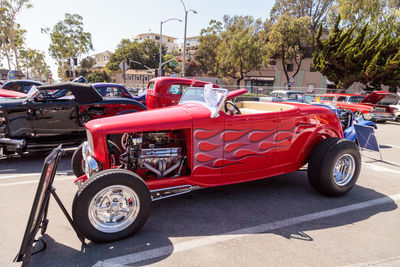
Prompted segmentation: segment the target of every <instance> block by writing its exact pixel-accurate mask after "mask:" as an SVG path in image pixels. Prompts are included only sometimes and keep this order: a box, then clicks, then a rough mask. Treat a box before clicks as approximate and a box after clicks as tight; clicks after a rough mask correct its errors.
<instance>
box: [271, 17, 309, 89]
mask: <svg viewBox="0 0 400 267" xmlns="http://www.w3.org/2000/svg"><path fill="white" fill-rule="evenodd" d="M309 25H310V18H309V17H301V18H295V17H292V16H290V15H287V14H283V15H282V16H281V17H280V18H279V19H278V21H277V22H276V23H275V24H273V25H272V26H271V31H270V32H269V35H268V38H269V43H268V44H267V47H268V50H269V52H270V53H271V55H272V57H277V58H280V59H281V60H282V67H283V71H284V73H285V76H286V80H287V82H289V78H290V77H289V73H288V68H287V66H288V63H290V64H292V63H295V65H296V68H294V73H293V74H291V77H295V76H296V75H297V73H298V72H299V70H300V67H301V63H302V61H303V59H304V58H305V57H306V56H307V54H306V49H307V48H309V47H311V46H312V42H313V38H312V35H311V32H310V27H309Z"/></svg>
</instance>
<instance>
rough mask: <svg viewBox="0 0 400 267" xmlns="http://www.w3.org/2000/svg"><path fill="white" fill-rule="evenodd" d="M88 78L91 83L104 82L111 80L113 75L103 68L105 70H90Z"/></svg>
mask: <svg viewBox="0 0 400 267" xmlns="http://www.w3.org/2000/svg"><path fill="white" fill-rule="evenodd" d="M86 80H87V81H88V82H90V83H102V82H110V81H111V76H110V74H109V73H108V72H107V71H105V70H103V71H93V72H90V73H89V74H88V75H87V76H86Z"/></svg>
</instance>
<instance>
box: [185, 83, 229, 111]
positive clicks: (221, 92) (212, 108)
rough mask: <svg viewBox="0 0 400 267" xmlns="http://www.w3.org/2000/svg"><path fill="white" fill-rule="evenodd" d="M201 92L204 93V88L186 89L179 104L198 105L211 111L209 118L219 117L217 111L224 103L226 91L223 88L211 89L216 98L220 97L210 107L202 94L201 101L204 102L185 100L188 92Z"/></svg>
mask: <svg viewBox="0 0 400 267" xmlns="http://www.w3.org/2000/svg"><path fill="white" fill-rule="evenodd" d="M200 90H202V91H203V92H204V87H188V88H186V90H185V92H184V93H183V94H182V97H181V99H180V101H179V104H185V103H198V104H201V105H203V106H205V107H206V108H208V109H209V110H210V111H211V118H216V117H218V116H219V111H220V110H221V108H222V105H223V104H224V103H225V100H226V98H227V96H228V90H227V89H224V88H211V90H212V91H213V92H214V93H216V96H218V95H219V96H220V98H219V99H218V100H217V103H216V104H215V105H212V103H209V102H207V100H206V97H205V96H204V93H203V99H204V101H201V100H193V99H185V96H187V95H188V92H192V91H200Z"/></svg>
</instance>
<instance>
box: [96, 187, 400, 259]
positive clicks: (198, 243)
mask: <svg viewBox="0 0 400 267" xmlns="http://www.w3.org/2000/svg"><path fill="white" fill-rule="evenodd" d="M399 200H400V194H396V195H392V196H388V197H383V198H378V199H374V200H369V201H365V202H361V203H357V204H353V205H348V206H344V207H340V208H336V209H330V210H325V211H320V212H316V213H311V214H307V215H303V216H299V217H294V218H289V219H285V220H281V221H276V222H271V223H267V224H262V225H257V226H254V227H249V228H243V229H239V230H236V231H232V232H227V233H225V234H221V235H215V236H208V237H204V238H198V239H194V240H190V241H184V242H181V243H178V244H173V245H170V246H164V247H160V248H155V249H151V250H147V251H141V252H137V253H133V254H129V255H125V256H120V257H115V258H111V259H107V260H104V261H98V262H97V263H96V264H95V265H94V266H95V267H106V266H107V267H111V266H113V267H116V266H123V265H124V264H134V263H139V262H142V261H146V260H151V259H155V258H158V257H165V256H169V255H172V254H174V253H177V252H181V251H185V250H190V249H194V248H199V247H203V246H207V245H212V244H216V243H219V242H224V241H228V240H231V239H236V238H242V237H246V236H249V235H253V234H257V233H265V232H270V231H274V230H277V229H280V228H284V227H288V226H292V225H296V224H300V223H304V222H309V221H314V220H318V219H322V218H326V217H331V216H335V215H339V214H342V213H346V212H350V211H355V210H361V209H365V208H370V207H373V206H377V205H382V204H388V203H391V202H393V201H395V202H396V201H399Z"/></svg>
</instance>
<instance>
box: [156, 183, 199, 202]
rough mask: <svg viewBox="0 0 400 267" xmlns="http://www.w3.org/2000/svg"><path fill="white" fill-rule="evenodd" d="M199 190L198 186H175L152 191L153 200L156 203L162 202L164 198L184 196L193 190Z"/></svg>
mask: <svg viewBox="0 0 400 267" xmlns="http://www.w3.org/2000/svg"><path fill="white" fill-rule="evenodd" d="M198 188H199V187H198V186H197V185H196V186H191V185H180V186H175V187H168V188H161V189H156V190H151V191H150V194H151V200H152V201H156V200H160V199H164V198H169V197H174V196H179V195H183V194H186V193H189V192H192V191H193V190H196V189H198Z"/></svg>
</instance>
